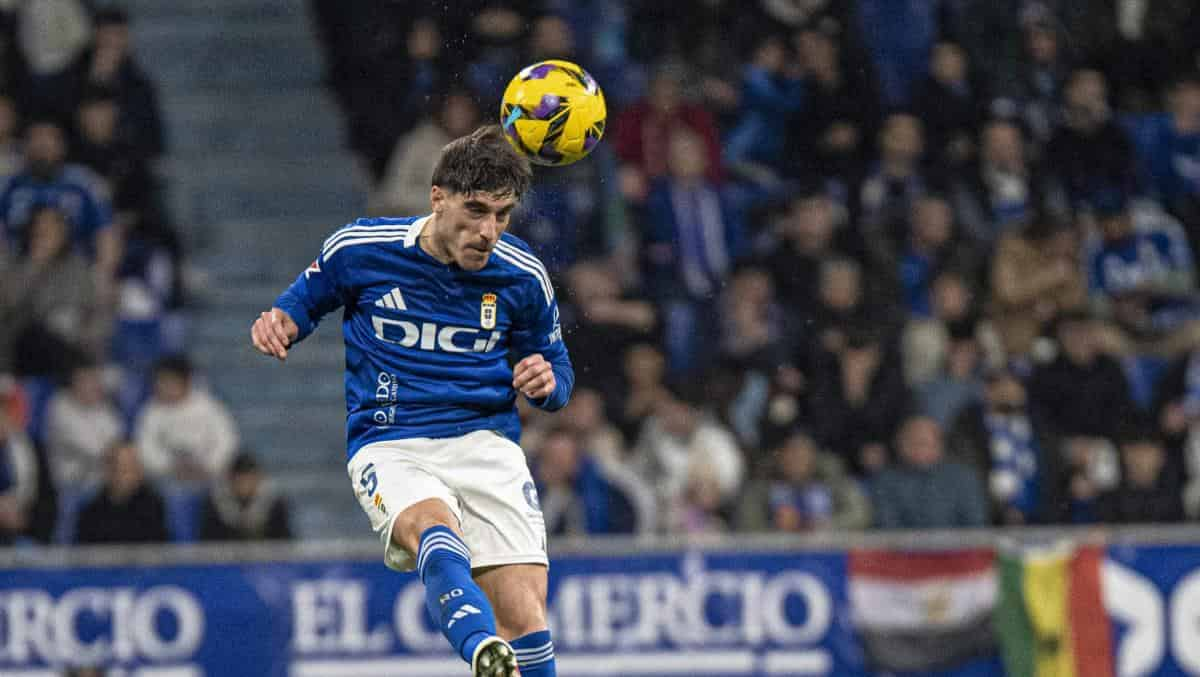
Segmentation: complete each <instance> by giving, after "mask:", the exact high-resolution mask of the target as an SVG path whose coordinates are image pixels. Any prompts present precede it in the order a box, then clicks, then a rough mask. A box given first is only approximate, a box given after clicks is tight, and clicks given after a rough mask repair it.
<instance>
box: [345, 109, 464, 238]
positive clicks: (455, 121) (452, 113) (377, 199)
mask: <svg viewBox="0 0 1200 677" xmlns="http://www.w3.org/2000/svg"><path fill="white" fill-rule="evenodd" d="M437 101H439V102H440V104H441V106H440V108H439V109H438V110H436V111H435V112H434V113H433V114H432V115H430V116H428V117H426V118H425V120H424V121H422V122H421V123H420V124H418V125H417V126H416V128H414V129H413V130H412V131H410V132H408V133H407V134H405V135H404V136H402V137H401V138H400V140H399V141H397V142H396V147H395V149H394V150H393V151H392V156H391V159H390V160H389V161H388V164H387V170H386V171H385V172H384V175H383V178H381V179H380V180H379V183H377V184H376V185H375V189H374V190H373V191H371V194H370V196H369V197H368V198H367V211H368V212H369V213H371V214H379V215H381V216H418V215H423V214H425V213H427V212H428V211H429V188H430V185H431V183H432V179H433V169H434V164H435V163H436V162H437V159H438V157H439V155H440V154H441V151H442V147H443V146H445V145H446V144H448V143H450V142H451V141H453V140H454V139H457V138H459V137H460V136H466V135H467V134H469V133H471V131H472V130H474V129H475V127H476V126H478V123H479V109H478V108H477V107H476V105H475V102H474V101H473V100H472V99H471V96H470V94H468V93H467V92H465V91H452V92H450V93H448V94H446V95H445V96H443V97H441V98H439V99H437Z"/></svg>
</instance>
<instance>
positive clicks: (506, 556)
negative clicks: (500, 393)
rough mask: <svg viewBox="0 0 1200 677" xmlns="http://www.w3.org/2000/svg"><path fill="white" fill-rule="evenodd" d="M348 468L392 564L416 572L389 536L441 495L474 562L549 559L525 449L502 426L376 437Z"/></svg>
mask: <svg viewBox="0 0 1200 677" xmlns="http://www.w3.org/2000/svg"><path fill="white" fill-rule="evenodd" d="M346 468H347V470H348V471H349V473H350V481H351V483H352V484H353V486H354V495H355V496H357V497H358V503H359V505H361V506H362V509H363V510H364V511H365V512H366V513H367V517H369V518H370V519H371V528H372V529H374V530H375V533H377V534H378V535H379V538H380V540H382V541H383V544H384V556H383V559H384V562H385V563H386V564H387V565H388V567H390V568H392V569H395V570H397V571H412V570H413V569H414V568H415V564H416V563H415V562H414V560H413V556H412V555H410V554H409V553H408V552H406V551H405V550H404V549H403V548H401V547H400V546H399V545H397V544H396V543H394V542H393V541H392V538H391V534H392V523H393V522H394V521H395V520H396V517H397V516H398V515H399V514H400V513H401V512H403V511H404V510H405V509H407V508H408V507H409V506H412V505H413V504H415V503H419V502H421V501H424V500H426V499H430V498H438V499H441V500H442V501H444V502H445V503H446V505H448V506H450V510H451V512H453V513H454V516H455V517H457V518H458V522H459V525H460V527H461V528H462V533H463V540H464V541H465V542H466V544H467V547H468V548H469V549H470V550H471V566H472V568H482V567H491V566H497V565H502V564H541V565H544V566H548V565H549V560H548V559H547V557H546V524H545V521H544V520H543V519H542V512H541V509H540V508H539V507H538V498H537V489H535V488H534V485H533V477H532V476H531V475H530V474H529V466H528V465H527V464H526V462H525V452H523V451H521V447H519V446H517V445H516V444H515V443H513V441H512V440H510V439H508V438H507V437H505V436H504V435H501V434H500V433H497V432H492V431H490V430H480V431H476V432H473V433H468V434H466V435H463V436H462V437H449V438H445V439H430V438H424V437H422V438H416V439H407V440H389V441H385V442H376V443H374V444H369V445H367V446H365V447H363V448H362V449H359V450H358V453H356V454H355V455H354V457H353V458H351V459H350V463H348V464H347V466H346Z"/></svg>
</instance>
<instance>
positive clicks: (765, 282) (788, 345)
mask: <svg viewBox="0 0 1200 677" xmlns="http://www.w3.org/2000/svg"><path fill="white" fill-rule="evenodd" d="M720 307H721V312H720V320H719V322H720V324H721V330H722V331H721V339H720V344H721V355H722V357H723V358H724V359H725V360H726V361H728V362H731V363H733V364H736V365H738V367H740V368H742V369H759V370H770V369H772V368H773V367H775V366H776V365H779V364H781V363H782V362H784V361H786V360H787V359H788V357H790V355H791V354H792V352H793V346H792V341H791V336H792V334H793V330H792V327H790V324H791V323H790V318H789V315H788V314H787V313H786V312H784V310H783V309H782V308H781V307H780V306H779V304H778V303H776V302H775V290H774V289H773V287H772V284H771V278H770V276H769V275H767V272H766V271H765V270H763V269H762V268H758V267H751V266H747V267H744V268H742V269H740V270H738V271H737V272H735V273H733V275H732V276H731V278H730V280H729V284H728V286H727V287H726V290H725V294H724V296H723V297H722V299H721V303H720Z"/></svg>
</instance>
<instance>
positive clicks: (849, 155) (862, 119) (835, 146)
mask: <svg viewBox="0 0 1200 677" xmlns="http://www.w3.org/2000/svg"><path fill="white" fill-rule="evenodd" d="M838 37H839V36H838V35H837V34H836V31H827V30H819V29H815V28H814V29H808V30H803V31H801V32H800V33H799V35H798V37H797V39H796V42H797V50H798V51H799V60H800V65H801V68H802V69H803V71H804V76H805V79H804V92H805V94H804V105H803V106H802V107H801V108H800V109H799V110H798V111H796V112H795V113H793V114H792V116H791V118H790V121H789V123H788V125H787V129H786V130H785V135H786V136H785V141H784V157H785V159H786V161H788V162H790V163H791V164H792V167H790V173H791V174H793V175H795V176H821V177H829V178H833V179H836V180H837V182H838V183H839V184H840V185H839V188H840V193H841V195H840V199H841V201H842V202H845V201H846V199H845V195H846V193H847V191H848V187H849V186H850V185H851V184H852V183H853V181H855V180H856V179H857V177H858V174H859V173H860V172H861V166H862V164H863V162H864V160H865V158H866V154H867V149H868V147H869V145H870V142H871V139H873V138H875V128H876V125H877V124H878V121H879V117H880V106H879V101H878V97H877V93H876V92H877V88H876V87H875V83H874V82H872V81H871V78H870V76H869V74H868V73H867V70H866V69H858V68H848V67H847V66H846V64H845V63H843V59H842V58H841V56H840V55H839V47H840V44H839V42H838Z"/></svg>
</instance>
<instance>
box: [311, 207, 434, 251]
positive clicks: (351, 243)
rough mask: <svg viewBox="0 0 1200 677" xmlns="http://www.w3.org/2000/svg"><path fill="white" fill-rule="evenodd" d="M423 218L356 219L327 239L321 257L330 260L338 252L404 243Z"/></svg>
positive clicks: (375, 217)
mask: <svg viewBox="0 0 1200 677" xmlns="http://www.w3.org/2000/svg"><path fill="white" fill-rule="evenodd" d="M421 218H423V217H420V216H405V217H400V218H390V217H382V216H371V217H362V218H358V219H355V220H353V221H351V222H350V223H347V224H346V225H344V226H342V227H341V228H338V229H337V230H335V231H334V232H333V234H332V235H330V236H329V237H327V238H325V242H324V244H322V245H321V256H323V257H325V258H326V259H329V258H332V257H333V256H334V255H335V254H337V253H338V252H341V251H343V250H348V249H350V248H352V247H358V246H360V245H371V244H375V245H379V244H386V243H389V242H402V241H403V240H404V238H405V237H407V236H408V233H409V230H410V229H411V228H412V227H413V224H414V223H416V222H417V221H418V220H420V219H421Z"/></svg>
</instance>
